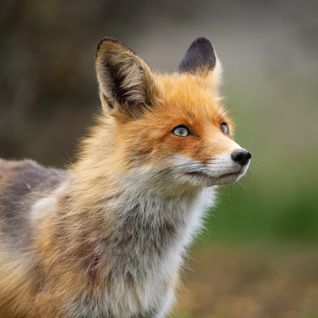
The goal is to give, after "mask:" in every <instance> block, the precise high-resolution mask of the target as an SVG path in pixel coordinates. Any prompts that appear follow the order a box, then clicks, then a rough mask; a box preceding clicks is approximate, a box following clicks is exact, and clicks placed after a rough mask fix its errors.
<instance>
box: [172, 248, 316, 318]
mask: <svg viewBox="0 0 318 318" xmlns="http://www.w3.org/2000/svg"><path fill="white" fill-rule="evenodd" d="M189 263H190V264H189V267H190V268H191V270H186V271H185V273H184V274H185V275H184V276H185V279H184V286H183V287H181V289H180V291H179V294H178V303H177V306H176V310H175V312H174V314H173V315H172V317H173V318H314V317H318V303H317V299H318V272H317V268H318V255H317V253H316V249H315V248H312V247H311V248H308V247H304V246H303V248H302V249H299V248H298V247H295V246H292V245H289V244H282V245H279V244H278V245H276V246H275V247H273V246H268V245H267V246H265V245H254V246H252V245H246V244H243V245H240V244H235V245H226V244H224V243H222V244H220V243H218V244H210V245H208V246H207V245H206V246H203V247H202V246H201V248H199V249H197V250H196V251H195V252H194V253H193V254H192V257H191V260H190V262H189Z"/></svg>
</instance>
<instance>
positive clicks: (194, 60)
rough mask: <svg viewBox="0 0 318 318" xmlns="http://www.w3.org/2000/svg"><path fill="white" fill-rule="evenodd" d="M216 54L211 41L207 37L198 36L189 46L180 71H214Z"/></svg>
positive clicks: (179, 68)
mask: <svg viewBox="0 0 318 318" xmlns="http://www.w3.org/2000/svg"><path fill="white" fill-rule="evenodd" d="M216 60H217V58H216V55H215V52H214V49H213V46H212V44H211V42H210V41H209V40H208V39H206V38H203V37H202V38H198V39H196V40H195V41H194V42H192V44H191V45H190V47H189V48H188V50H187V52H186V54H185V56H184V58H183V59H182V61H181V63H180V65H179V67H178V72H179V73H193V74H195V73H198V72H204V73H205V72H209V71H213V69H214V68H215V64H216Z"/></svg>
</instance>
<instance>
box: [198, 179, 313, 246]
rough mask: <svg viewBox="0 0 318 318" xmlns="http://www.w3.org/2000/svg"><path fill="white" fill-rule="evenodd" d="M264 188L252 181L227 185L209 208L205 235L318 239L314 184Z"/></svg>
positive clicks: (305, 241) (232, 238) (232, 237)
mask: <svg viewBox="0 0 318 318" xmlns="http://www.w3.org/2000/svg"><path fill="white" fill-rule="evenodd" d="M248 181H250V180H248ZM248 183H249V185H247V184H248ZM262 189H263V187H260V186H259V187H257V186H255V185H254V186H253V184H252V182H247V183H245V184H244V186H241V187H240V186H239V185H237V186H232V187H229V188H227V189H223V191H221V193H220V195H219V204H218V205H217V206H216V207H215V208H214V209H212V210H211V211H210V212H209V216H208V220H207V229H208V231H207V232H208V233H205V234H203V237H204V239H206V238H208V239H210V240H230V241H236V240H242V241H254V240H257V241H269V242H277V241H291V242H292V241H294V242H304V243H310V244H317V243H318V213H317V193H316V191H315V190H314V187H313V186H312V187H310V186H308V185H299V189H297V191H295V192H293V191H290V190H288V189H286V188H282V189H281V190H275V189H273V191H269V190H267V191H265V190H264V191H263V192H262Z"/></svg>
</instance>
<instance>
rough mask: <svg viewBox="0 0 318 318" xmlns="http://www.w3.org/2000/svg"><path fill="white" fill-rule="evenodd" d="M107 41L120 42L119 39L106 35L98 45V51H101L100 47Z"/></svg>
mask: <svg viewBox="0 0 318 318" xmlns="http://www.w3.org/2000/svg"><path fill="white" fill-rule="evenodd" d="M105 42H113V43H119V41H118V40H117V39H115V38H113V37H111V36H105V37H104V38H102V39H101V40H100V41H99V42H98V44H97V47H96V52H98V51H99V49H100V48H101V46H102V45H103V44H104V43H105Z"/></svg>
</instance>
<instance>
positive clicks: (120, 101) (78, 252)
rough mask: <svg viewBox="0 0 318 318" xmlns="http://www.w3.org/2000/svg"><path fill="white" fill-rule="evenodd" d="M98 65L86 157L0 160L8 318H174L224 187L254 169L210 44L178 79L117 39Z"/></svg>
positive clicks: (201, 41)
mask: <svg viewBox="0 0 318 318" xmlns="http://www.w3.org/2000/svg"><path fill="white" fill-rule="evenodd" d="M95 65H96V74H97V80H98V86H99V96H100V100H101V106H102V107H101V111H100V114H99V116H98V120H97V122H96V124H95V125H94V126H93V127H92V128H91V130H90V134H89V136H88V137H87V138H85V139H84V140H83V141H82V142H81V144H80V147H79V152H78V156H77V160H76V161H75V162H74V163H73V164H71V165H70V166H68V167H67V169H65V170H62V169H61V170H59V169H54V168H45V167H43V166H41V165H39V164H37V163H35V162H34V161H31V160H24V161H6V160H0V316H1V317H7V318H11V317H26V318H38V317H44V318H66V317H67V318H73V317H81V318H85V317H87V318H98V317H107V318H163V317H166V316H167V315H168V313H169V312H170V310H171V308H172V306H173V303H174V298H175V296H174V295H175V291H176V288H177V287H178V285H179V282H180V278H179V272H180V268H181V267H182V265H183V257H184V255H185V251H186V248H187V247H188V246H189V244H191V242H192V240H193V238H194V236H195V234H196V233H197V232H198V231H199V229H200V227H201V221H202V218H203V214H204V210H205V208H206V207H210V206H212V205H213V201H214V194H215V191H216V190H215V189H216V186H218V185H225V184H229V183H233V182H236V181H237V180H239V179H240V178H241V177H242V176H243V175H244V174H245V173H246V172H247V170H248V167H249V164H250V160H251V154H250V152H248V151H247V150H246V149H244V148H242V147H241V146H239V145H238V144H237V143H236V142H235V141H234V140H233V123H232V121H231V119H230V117H229V116H228V114H227V112H226V110H225V107H224V105H223V102H222V98H221V96H220V94H219V86H220V81H221V79H220V77H221V64H220V62H219V60H218V57H217V55H216V53H215V51H214V48H213V46H212V44H211V43H210V41H209V40H207V39H206V38H198V39H196V40H195V41H194V42H193V43H192V44H191V46H190V47H189V48H188V50H187V51H186V54H185V56H184V57H183V59H182V61H181V63H180V64H179V66H178V68H177V70H176V71H175V72H174V73H171V74H162V73H158V72H155V71H153V70H152V69H151V68H150V67H149V66H148V65H147V64H146V63H145V62H144V61H143V60H142V59H141V58H140V57H139V56H138V55H137V54H136V53H134V52H133V51H132V50H130V49H128V48H127V47H126V46H124V45H123V44H121V43H120V42H119V41H117V40H116V39H114V38H110V37H107V38H104V39H102V40H101V41H100V43H99V44H98V47H97V51H96V64H95Z"/></svg>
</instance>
